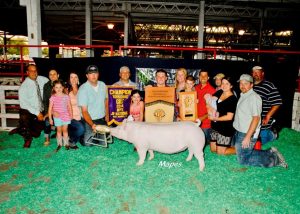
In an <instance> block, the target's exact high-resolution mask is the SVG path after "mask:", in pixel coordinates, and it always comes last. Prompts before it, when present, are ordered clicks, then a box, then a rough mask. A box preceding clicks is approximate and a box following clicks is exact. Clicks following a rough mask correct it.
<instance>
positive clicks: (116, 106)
mask: <svg viewBox="0 0 300 214" xmlns="http://www.w3.org/2000/svg"><path fill="white" fill-rule="evenodd" d="M132 90H133V87H121V86H109V87H107V92H108V112H109V122H108V123H107V124H108V125H111V124H113V123H114V124H116V125H120V124H121V123H122V121H123V120H124V119H125V118H127V117H128V115H129V109H130V101H131V96H130V94H131V91H132Z"/></svg>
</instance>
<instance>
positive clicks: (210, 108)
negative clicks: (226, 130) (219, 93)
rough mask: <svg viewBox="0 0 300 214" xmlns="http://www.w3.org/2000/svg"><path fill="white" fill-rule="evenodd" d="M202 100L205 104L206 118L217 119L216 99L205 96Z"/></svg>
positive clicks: (208, 95)
mask: <svg viewBox="0 0 300 214" xmlns="http://www.w3.org/2000/svg"><path fill="white" fill-rule="evenodd" d="M204 99H205V102H206V108H207V113H208V117H211V118H217V117H219V112H218V111H217V99H218V98H217V97H215V96H212V95H210V94H205V95H204Z"/></svg>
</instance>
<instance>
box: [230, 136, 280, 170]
mask: <svg viewBox="0 0 300 214" xmlns="http://www.w3.org/2000/svg"><path fill="white" fill-rule="evenodd" d="M245 136H246V134H245V133H242V132H239V131H236V133H235V134H234V136H233V142H234V144H235V149H236V154H237V160H238V162H239V163H240V164H242V165H246V166H260V167H273V166H277V165H278V164H279V160H278V157H277V155H276V154H275V153H273V152H272V151H271V150H270V149H268V150H255V149H254V145H255V143H256V140H257V139H256V138H251V142H250V147H249V148H242V141H243V139H244V138H245Z"/></svg>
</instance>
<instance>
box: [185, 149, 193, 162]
mask: <svg viewBox="0 0 300 214" xmlns="http://www.w3.org/2000/svg"><path fill="white" fill-rule="evenodd" d="M193 154H194V153H193V152H192V151H191V150H190V149H189V155H188V157H187V158H186V159H185V160H186V161H190V160H192V158H193Z"/></svg>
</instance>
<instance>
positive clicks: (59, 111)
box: [10, 64, 287, 167]
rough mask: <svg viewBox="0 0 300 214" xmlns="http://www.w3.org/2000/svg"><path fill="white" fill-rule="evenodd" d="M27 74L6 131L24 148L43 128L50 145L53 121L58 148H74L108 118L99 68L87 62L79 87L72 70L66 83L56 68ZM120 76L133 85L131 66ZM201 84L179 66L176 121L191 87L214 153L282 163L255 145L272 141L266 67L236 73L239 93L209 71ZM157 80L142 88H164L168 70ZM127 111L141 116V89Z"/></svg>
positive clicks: (275, 95)
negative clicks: (14, 122)
mask: <svg viewBox="0 0 300 214" xmlns="http://www.w3.org/2000/svg"><path fill="white" fill-rule="evenodd" d="M27 75H28V76H27V78H26V79H25V81H24V82H23V83H22V85H21V87H20V89H19V100H20V121H19V126H18V127H17V128H16V129H14V130H12V131H11V132H10V134H14V133H19V134H20V135H22V136H23V138H24V148H29V147H30V145H31V143H32V140H33V137H38V136H39V135H40V133H41V131H42V130H44V135H45V143H44V145H45V146H47V145H49V142H50V133H51V130H52V128H53V125H54V126H55V128H56V139H57V149H56V151H58V150H59V149H60V148H61V147H62V146H65V147H66V149H78V147H77V146H76V143H77V142H79V143H81V144H82V145H85V146H88V145H89V141H90V140H91V137H92V136H93V134H94V132H95V131H96V127H97V125H105V124H106V122H107V121H108V116H109V115H108V114H107V112H108V103H107V102H108V101H107V89H106V85H105V83H104V82H103V81H99V80H98V79H99V69H98V67H97V66H95V65H90V66H88V67H87V69H86V78H87V81H86V82H85V83H83V84H82V85H81V86H79V77H78V74H76V72H71V73H70V75H69V79H68V81H67V84H65V83H64V82H63V81H62V80H60V79H59V73H58V72H57V71H56V70H50V71H49V79H48V78H46V77H42V76H39V75H38V71H37V67H36V66H35V65H32V64H31V65H29V66H28V68H27ZM119 76H120V80H119V81H118V82H116V83H115V84H114V85H115V86H133V87H136V83H134V82H132V81H131V80H130V69H129V68H128V67H127V66H123V67H121V68H120V72H119ZM198 78H199V84H197V85H195V83H196V78H195V77H194V76H192V75H188V73H187V70H186V69H184V68H179V69H177V70H176V75H175V88H176V96H175V97H176V101H175V103H176V104H175V115H174V120H179V121H180V120H182V118H180V116H179V114H178V111H179V110H178V109H179V108H180V103H179V102H178V98H179V94H180V93H181V92H184V91H195V92H196V94H197V112H198V118H199V119H200V120H201V129H202V130H203V132H204V134H205V138H206V142H207V144H209V145H210V149H211V151H212V152H215V153H217V154H225V155H226V154H235V153H236V154H237V158H238V161H239V163H241V164H243V165H251V166H264V167H272V166H277V165H280V166H283V167H287V164H286V162H285V160H284V158H283V156H282V155H281V153H280V152H278V150H277V149H276V148H274V147H271V148H270V149H268V150H255V149H254V146H255V143H256V141H257V139H258V137H260V138H261V142H262V143H263V144H265V143H267V142H269V141H272V140H274V139H276V133H274V132H273V131H272V130H271V126H272V123H273V115H274V114H275V113H276V111H277V110H278V108H279V107H280V105H281V104H282V99H281V97H280V94H279V92H278V90H277V88H276V87H275V86H274V84H272V83H271V82H269V81H266V80H265V79H264V70H263V68H262V67H260V66H255V67H253V69H252V75H249V74H243V75H241V76H240V78H239V80H238V82H239V88H240V91H241V94H240V96H239V97H238V95H237V93H236V92H235V91H234V90H233V88H234V85H235V82H234V81H233V79H232V78H231V77H229V76H226V75H224V74H222V73H219V74H217V75H216V76H215V77H214V80H215V87H213V86H212V85H211V84H210V83H209V78H210V77H209V72H208V71H205V70H201V71H200V72H199V76H198ZM155 80H156V81H155V84H154V85H149V86H146V87H168V85H167V80H168V73H167V72H166V71H165V70H164V69H159V70H157V71H156V74H155ZM207 95H210V96H211V97H213V98H215V99H214V101H215V107H216V109H215V110H216V112H217V114H210V107H211V106H210V103H208V101H207V99H206V98H205V97H206V96H207ZM129 114H130V115H131V116H132V117H133V119H134V121H143V120H144V102H143V93H142V92H141V91H139V90H137V89H134V90H132V93H131V105H130V110H129Z"/></svg>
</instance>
